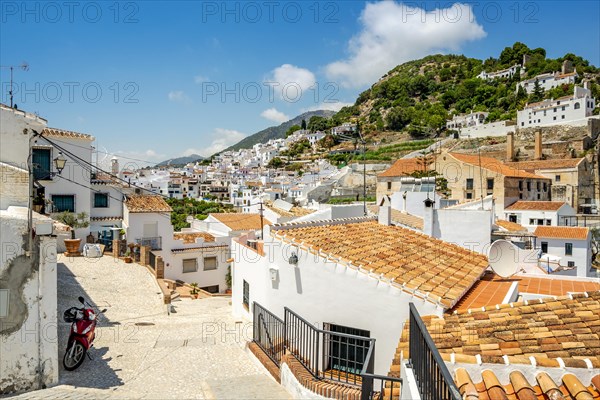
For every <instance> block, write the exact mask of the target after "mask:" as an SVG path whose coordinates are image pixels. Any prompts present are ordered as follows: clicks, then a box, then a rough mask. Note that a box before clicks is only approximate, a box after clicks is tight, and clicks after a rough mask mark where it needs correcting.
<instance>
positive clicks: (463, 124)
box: [446, 112, 489, 130]
mask: <svg viewBox="0 0 600 400" xmlns="http://www.w3.org/2000/svg"><path fill="white" fill-rule="evenodd" d="M488 115H489V113H488V112H474V113H470V114H459V115H455V116H453V117H452V119H451V120H450V121H448V122H446V129H452V130H460V129H461V128H470V127H473V126H480V125H483V124H484V122H485V119H486V118H487V116H488Z"/></svg>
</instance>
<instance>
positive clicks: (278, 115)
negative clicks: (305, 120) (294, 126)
mask: <svg viewBox="0 0 600 400" xmlns="http://www.w3.org/2000/svg"><path fill="white" fill-rule="evenodd" d="M260 116H261V117H263V118H266V119H268V120H269V121H273V122H278V123H280V124H281V123H284V122H286V121H289V120H290V117H289V116H288V115H285V114H284V113H282V112H281V111H278V110H277V109H276V108H269V109H266V110H265V111H263V112H261V113H260Z"/></svg>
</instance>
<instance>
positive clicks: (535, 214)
mask: <svg viewBox="0 0 600 400" xmlns="http://www.w3.org/2000/svg"><path fill="white" fill-rule="evenodd" d="M513 214H514V215H516V216H517V223H518V224H520V225H522V226H523V227H525V228H527V230H528V231H529V232H533V231H535V229H536V228H537V227H538V225H537V220H538V219H543V220H544V224H543V225H546V220H550V223H551V225H550V226H559V223H560V222H561V219H562V218H561V217H566V216H575V215H576V213H575V210H574V209H573V207H571V206H570V205H568V204H566V205H563V206H562V207H561V208H560V209H558V211H541V210H505V211H504V219H505V220H507V221H509V218H510V216H511V215H513ZM532 218H533V219H534V224H533V225H531V224H530V223H529V222H530V221H529V220H530V219H532Z"/></svg>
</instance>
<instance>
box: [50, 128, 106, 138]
mask: <svg viewBox="0 0 600 400" xmlns="http://www.w3.org/2000/svg"><path fill="white" fill-rule="evenodd" d="M42 136H50V137H52V136H54V137H63V138H65V137H66V138H73V139H86V140H95V138H94V137H93V136H92V135H87V134H85V133H78V132H72V131H65V130H64V129H57V128H44V130H43V131H42Z"/></svg>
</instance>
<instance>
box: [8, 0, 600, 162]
mask: <svg viewBox="0 0 600 400" xmlns="http://www.w3.org/2000/svg"><path fill="white" fill-rule="evenodd" d="M0 4H1V7H2V8H1V25H0V60H1V61H0V63H1V65H3V66H5V65H19V64H21V63H22V62H23V61H27V62H28V63H29V65H30V69H29V71H27V72H23V71H16V72H15V102H16V103H17V104H18V105H19V108H21V109H24V110H26V111H31V112H37V113H39V114H40V115H41V116H42V117H44V118H47V119H48V121H49V125H50V126H52V127H59V128H62V129H68V130H74V131H78V132H84V133H90V134H93V135H94V136H96V138H97V142H96V145H97V147H98V148H99V149H100V150H106V151H108V152H110V153H116V154H118V155H119V154H120V155H121V156H124V157H132V158H138V159H143V160H149V161H160V160H162V159H164V158H168V157H175V156H180V155H183V154H189V153H192V152H196V153H199V154H202V155H209V154H212V153H213V152H215V151H218V150H220V149H221V148H222V147H223V146H228V145H230V144H233V143H235V142H237V141H238V140H240V139H241V138H243V136H244V135H248V134H252V133H255V132H257V131H258V130H260V129H264V128H266V127H268V126H271V125H277V124H279V123H280V122H281V121H284V120H285V119H286V118H287V117H294V116H296V115H298V114H300V113H302V112H303V111H306V110H310V109H315V108H321V107H326V108H332V109H336V108H339V107H340V106H341V105H344V104H347V103H353V102H354V101H355V99H356V96H357V95H358V94H359V93H360V92H361V91H362V90H364V89H365V88H367V87H369V86H370V84H372V83H374V82H375V81H376V80H377V79H378V78H379V77H380V76H381V75H383V74H384V73H385V72H387V71H388V70H389V69H391V68H393V67H394V66H395V65H397V64H400V63H402V62H404V61H408V60H411V59H416V58H421V57H423V56H424V55H427V54H435V53H462V54H465V55H467V56H469V57H476V58H487V57H490V56H497V55H498V54H499V53H500V51H501V50H502V49H503V48H504V47H506V46H510V45H512V44H513V43H514V42H515V41H522V42H524V43H526V44H527V45H528V46H529V47H532V48H534V47H544V48H545V49H546V50H547V54H548V56H549V57H558V56H562V55H564V54H565V53H567V52H572V53H575V54H578V55H581V56H583V57H584V58H587V59H588V60H590V62H591V63H592V64H594V65H600V23H599V21H600V6H599V2H595V1H580V2H573V1H571V2H567V1H564V2H561V1H547V2H545V1H538V2H484V1H479V2H465V3H452V2H407V3H399V2H392V1H389V2H377V3H368V2H361V1H340V2H333V1H332V2H328V1H321V2H316V1H302V2H284V1H280V2H269V1H257V2H254V1H245V2H233V1H232V2H221V1H214V2H213V1H204V2H193V1H184V2H160V1H142V2H120V3H115V2H74V3H73V5H72V6H69V5H66V4H65V2H53V1H50V2H26V3H24V2H20V1H15V2H12V1H2V2H0ZM67 4H68V3H67ZM8 77H9V75H8V70H7V69H5V68H3V69H2V70H1V71H0V83H1V90H2V93H1V101H2V102H3V103H8V102H9V99H8V95H7V91H8V88H7V87H8V86H7V85H8V84H7V81H8ZM284 88H285V89H284Z"/></svg>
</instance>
